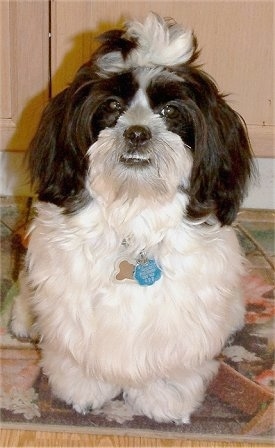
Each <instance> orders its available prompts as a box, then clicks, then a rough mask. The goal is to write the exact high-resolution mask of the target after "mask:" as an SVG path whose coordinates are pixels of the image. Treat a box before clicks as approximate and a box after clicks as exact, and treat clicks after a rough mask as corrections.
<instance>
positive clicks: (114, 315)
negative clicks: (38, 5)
mask: <svg viewBox="0 0 275 448" xmlns="http://www.w3.org/2000/svg"><path fill="white" fill-rule="evenodd" d="M99 40H100V46H99V48H98V49H97V50H96V51H95V53H94V54H93V55H92V57H91V59H90V60H89V61H88V62H87V63H86V64H84V65H83V66H82V67H81V68H80V69H79V70H78V72H77V73H76V76H75V79H74V80H73V81H72V83H71V84H70V85H69V86H68V87H67V88H66V89H65V90H64V91H62V92H61V93H59V94H58V95H57V96H56V97H55V98H53V99H52V100H51V101H50V103H49V105H48V106H47V107H46V109H45V111H44V113H43V115H42V118H41V122H40V125H39V127H38V130H37V132H36V134H35V136H34V138H33V140H32V142H31V145H30V151H29V167H30V173H31V182H32V184H33V185H34V186H35V188H36V194H37V204H36V216H35V218H34V220H33V222H32V224H31V226H30V231H29V235H30V240H29V246H28V251H27V256H26V264H25V270H24V272H23V273H22V275H21V291H20V293H19V295H18V296H17V297H16V299H15V303H14V307H13V311H12V318H11V330H12V332H13V333H14V334H15V335H16V336H18V337H30V336H34V335H35V334H38V335H39V338H40V342H39V343H40V346H41V365H42V368H43V371H44V373H45V374H46V375H47V376H48V379H49V384H50V385H51V388H52V390H53V393H54V394H55V395H56V397H58V398H59V399H61V400H64V401H65V402H66V403H67V404H69V405H72V407H73V408H74V410H75V411H77V412H80V413H82V414H85V413H86V412H88V411H89V410H92V409H96V408H100V407H102V406H103V404H104V403H105V402H107V401H108V400H111V399H114V398H115V397H117V396H118V395H119V394H121V393H123V398H124V400H125V402H126V403H127V404H128V405H129V406H131V407H132V408H133V412H136V413H138V414H143V415H145V416H147V417H149V418H151V419H154V420H155V421H157V422H169V421H170V422H171V421H172V422H175V423H177V424H181V423H188V422H189V421H190V416H191V414H192V413H193V412H194V411H195V410H196V409H197V408H198V407H199V406H200V404H201V403H202V401H203V399H204V396H205V393H206V389H207V387H208V385H209V382H210V381H211V380H212V378H213V377H214V376H215V375H216V373H217V371H218V368H219V361H218V360H217V356H218V355H219V353H220V351H221V349H222V347H223V346H224V344H225V343H226V341H227V340H228V338H229V337H230V336H231V335H232V334H234V332H236V331H237V330H238V329H240V328H241V327H242V325H243V321H244V312H245V305H244V301H243V296H242V288H241V283H242V276H243V275H244V273H245V263H244V259H243V256H242V253H241V250H240V247H239V244H238V240H237V237H236V235H235V231H234V229H233V227H232V223H233V221H234V220H235V218H236V215H237V212H238V210H239V207H240V205H241V203H242V200H243V198H244V196H245V194H246V192H247V187H248V184H249V180H250V178H251V176H252V172H253V159H252V150H251V146H250V143H249V138H248V135H247V130H246V126H245V123H244V121H243V119H242V118H241V117H240V116H239V114H238V113H236V112H235V111H234V110H233V109H232V108H231V107H230V106H229V105H228V104H227V102H226V101H225V97H224V95H223V94H221V93H220V92H219V90H218V88H217V86H216V84H215V82H214V81H213V80H212V78H211V77H210V76H209V75H208V74H206V73H205V72H204V71H203V70H202V69H201V68H200V67H199V66H196V63H195V61H196V59H197V56H198V53H199V52H198V45H197V39H196V37H195V35H194V34H193V32H192V31H190V30H188V29H186V28H184V27H182V26H181V25H179V24H177V23H176V22H175V21H173V20H172V19H163V18H161V17H159V16H158V15H157V14H154V13H150V14H149V15H148V16H147V18H146V19H145V20H144V22H139V21H137V20H133V21H129V22H128V23H126V25H125V27H124V28H123V29H121V30H117V29H115V30H111V31H107V32H105V33H104V34H102V35H101V36H100V37H99Z"/></svg>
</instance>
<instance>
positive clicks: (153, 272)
mask: <svg viewBox="0 0 275 448" xmlns="http://www.w3.org/2000/svg"><path fill="white" fill-rule="evenodd" d="M160 277H161V269H160V268H159V267H158V265H157V263H156V262H155V260H153V259H149V260H148V259H147V260H146V261H143V262H141V263H138V264H137V265H136V266H135V270H134V279H135V280H136V281H137V282H138V284H139V285H141V286H151V285H153V284H154V283H155V282H156V281H158V280H159V279H160Z"/></svg>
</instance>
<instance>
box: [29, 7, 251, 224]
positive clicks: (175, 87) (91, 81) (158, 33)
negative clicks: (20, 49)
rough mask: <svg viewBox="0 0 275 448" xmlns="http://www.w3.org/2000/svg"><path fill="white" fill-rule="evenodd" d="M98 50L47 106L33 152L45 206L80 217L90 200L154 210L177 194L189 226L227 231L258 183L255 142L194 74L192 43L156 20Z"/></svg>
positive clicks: (109, 38)
mask: <svg viewBox="0 0 275 448" xmlns="http://www.w3.org/2000/svg"><path fill="white" fill-rule="evenodd" d="M101 40H102V45H101V47H100V48H99V50H98V51H97V52H96V53H95V55H94V56H93V57H92V59H91V60H90V61H89V62H88V63H87V64H85V65H84V66H83V67H81V68H80V70H79V71H78V73H77V75H76V78H75V79H74V81H73V82H72V84H71V86H70V87H68V88H67V89H66V90H64V91H63V92H61V93H60V94H59V95H58V96H57V97H56V98H54V99H53V100H52V102H51V103H50V104H49V106H48V108H47V109H46V110H45V113H44V115H43V117H42V120H41V123H40V127H39V129H38V131H37V134H36V136H35V138H34V140H33V142H32V144H31V152H30V168H31V175H32V181H33V182H36V183H37V190H38V196H39V199H40V200H42V201H49V202H52V203H55V204H56V205H58V206H61V207H63V208H64V209H65V211H67V212H76V211H77V210H78V209H79V208H80V207H83V206H85V204H87V202H89V201H91V200H92V199H93V196H101V197H103V198H104V199H105V200H109V201H113V200H115V199H117V198H122V197H124V198H125V200H133V199H134V198H135V197H137V196H142V197H144V198H145V200H146V201H147V203H149V202H150V201H154V202H155V201H169V200H170V199H171V198H172V197H173V196H174V195H175V194H176V192H179V191H180V192H182V194H185V195H187V197H188V206H187V210H186V214H187V216H188V217H189V218H190V219H197V218H203V217H207V216H209V215H215V216H216V217H217V218H218V219H219V221H220V222H221V224H230V223H231V222H232V221H233V219H234V218H235V216H236V213H237V211H238V208H239V205H240V203H241V201H242V199H243V195H244V192H245V187H246V182H247V180H248V177H249V175H250V173H251V168H252V158H251V152H250V147H249V141H248V138H247V135H246V130H245V126H244V124H243V122H242V120H241V118H240V117H239V116H238V114H237V113H236V112H234V111H233V110H232V109H231V108H230V107H229V106H228V105H227V104H226V102H225V101H224V99H223V97H222V95H220V94H219V92H218V90H217V88H216V86H215V84H214V82H213V81H212V80H211V79H210V78H209V77H208V76H207V75H206V74H205V73H204V72H202V71H201V70H199V69H197V68H196V67H194V65H193V61H194V60H195V59H196V56H197V53H196V40H195V38H194V36H193V35H192V33H191V32H189V31H186V30H184V29H183V28H181V27H180V26H178V25H177V24H175V23H169V22H165V21H164V20H162V19H160V18H159V17H158V16H156V15H153V14H152V15H150V16H149V17H148V18H147V19H146V21H145V22H144V24H141V23H139V22H132V23H130V24H129V25H128V27H126V29H125V30H121V31H119V30H114V31H110V32H108V33H105V34H104V35H103V36H102V37H101Z"/></svg>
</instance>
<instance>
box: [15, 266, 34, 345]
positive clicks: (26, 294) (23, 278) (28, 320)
mask: <svg viewBox="0 0 275 448" xmlns="http://www.w3.org/2000/svg"><path fill="white" fill-rule="evenodd" d="M19 287H20V291H19V294H18V295H17V296H16V297H15V298H14V303H13V307H12V312H11V319H10V323H9V327H10V331H11V333H12V334H13V335H14V336H16V337H17V338H18V339H22V338H23V339H25V338H28V339H32V340H37V339H38V338H39V335H38V333H37V331H36V329H35V318H34V315H33V312H32V309H31V305H30V300H31V296H32V294H33V290H32V288H31V287H30V285H29V282H28V276H27V274H26V272H25V271H22V272H21V273H20V277H19Z"/></svg>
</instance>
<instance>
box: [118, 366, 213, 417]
mask: <svg viewBox="0 0 275 448" xmlns="http://www.w3.org/2000/svg"><path fill="white" fill-rule="evenodd" d="M218 368H219V362H218V361H215V360H211V361H207V362H205V363H204V364H203V366H201V367H199V368H196V369H186V370H182V372H181V373H180V374H179V373H177V375H176V379H175V378H174V379H159V380H156V381H154V382H152V383H149V384H147V385H146V386H145V387H140V388H129V389H125V390H124V399H125V401H126V402H127V403H128V404H129V405H130V406H131V407H132V408H133V410H134V411H136V412H137V414H144V415H146V416H147V417H149V418H152V419H154V420H156V421H157V422H171V421H172V422H174V423H177V424H182V423H189V422H190V416H191V414H192V413H193V412H194V411H195V410H196V409H197V408H198V407H199V405H200V404H201V403H202V401H203V400H204V396H205V391H206V388H207V386H208V384H209V382H210V380H211V379H212V378H213V376H214V375H215V374H216V373H217V371H218Z"/></svg>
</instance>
